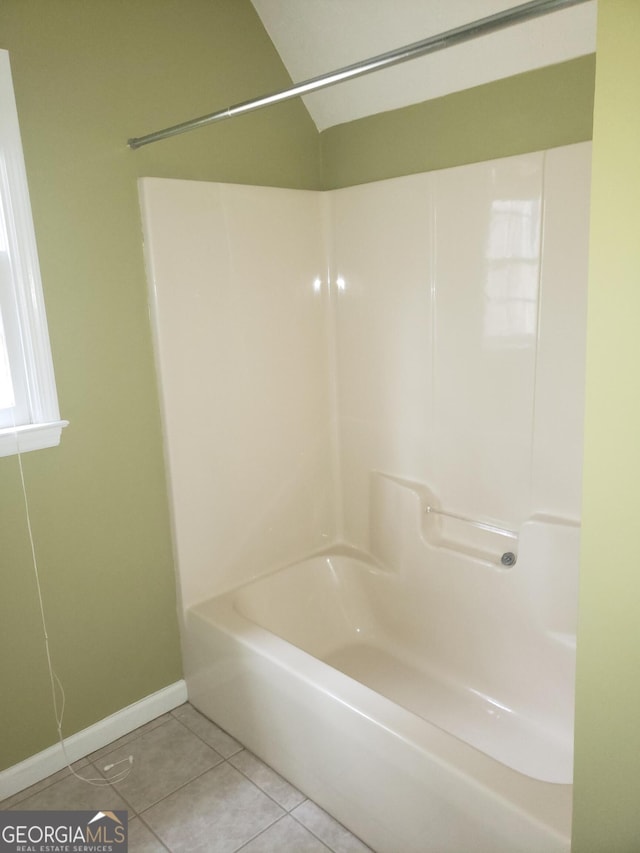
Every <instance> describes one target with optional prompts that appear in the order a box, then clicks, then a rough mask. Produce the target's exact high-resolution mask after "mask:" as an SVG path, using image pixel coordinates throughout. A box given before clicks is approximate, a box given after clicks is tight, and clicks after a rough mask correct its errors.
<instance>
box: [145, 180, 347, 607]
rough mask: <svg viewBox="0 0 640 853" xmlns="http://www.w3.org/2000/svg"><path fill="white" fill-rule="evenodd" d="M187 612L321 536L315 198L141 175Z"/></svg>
mask: <svg viewBox="0 0 640 853" xmlns="http://www.w3.org/2000/svg"><path fill="white" fill-rule="evenodd" d="M140 191H141V200H142V206H143V214H144V220H145V242H146V253H147V262H148V267H149V277H150V281H151V303H152V311H153V314H154V328H155V338H156V356H157V362H158V370H159V374H160V376H161V383H160V384H161V397H162V407H163V423H164V429H165V447H166V454H167V467H168V471H169V480H170V491H171V506H172V513H173V524H174V540H175V544H176V557H177V561H178V574H179V580H180V589H181V594H182V601H183V604H184V605H185V606H188V605H191V604H193V603H195V602H197V601H200V600H202V599H204V598H207V597H209V596H211V595H213V594H216V593H217V592H220V591H223V590H225V589H227V588H228V587H230V586H235V585H236V584H237V583H239V582H241V581H242V580H244V579H247V578H250V577H252V576H253V575H256V574H260V573H262V572H264V571H265V569H268V568H270V567H273V568H275V567H277V566H280V565H282V564H283V563H287V562H289V561H291V560H293V559H296V558H297V557H298V556H299V555H300V554H301V553H308V552H310V551H314V550H317V549H318V548H321V547H323V546H324V545H325V544H326V543H327V542H329V541H332V540H333V538H334V537H335V521H334V505H335V482H334V475H333V469H332V454H331V440H330V437H331V433H330V408H331V407H330V401H329V370H328V342H327V337H326V336H327V323H326V309H327V304H326V300H327V294H326V289H325V288H319V287H318V282H319V281H320V278H321V277H324V276H325V265H326V262H325V256H324V244H323V239H322V233H321V227H320V223H321V208H320V205H321V198H320V197H319V194H318V193H313V192H302V191H294V190H283V189H272V188H265V187H247V186H238V185H226V184H212V183H201V182H192V181H178V180H166V179H154V178H145V179H143V180H142V181H141V189H140Z"/></svg>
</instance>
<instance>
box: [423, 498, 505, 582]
mask: <svg viewBox="0 0 640 853" xmlns="http://www.w3.org/2000/svg"><path fill="white" fill-rule="evenodd" d="M425 514H426V531H425V533H426V536H427V539H429V541H431V542H432V543H433V544H434V545H438V546H439V547H442V548H449V549H451V550H454V551H459V552H461V553H464V554H468V555H469V556H472V557H475V558H477V559H480V560H482V561H483V562H489V563H492V564H494V565H498V566H501V567H503V568H511V567H512V566H514V565H515V563H516V561H517V543H518V534H517V533H516V532H515V531H513V530H509V529H507V528H504V527H500V526H498V525H497V524H492V523H491V522H488V521H480V520H478V519H474V518H469V517H468V516H466V515H460V514H458V513H455V512H448V511H446V510H443V509H440V508H438V507H435V506H431V505H428V506H427V507H426V508H425Z"/></svg>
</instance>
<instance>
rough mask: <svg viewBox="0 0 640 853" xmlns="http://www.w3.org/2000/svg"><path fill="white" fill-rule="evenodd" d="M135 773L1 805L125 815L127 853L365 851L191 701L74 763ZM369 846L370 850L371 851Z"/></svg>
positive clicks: (83, 769)
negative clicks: (129, 765)
mask: <svg viewBox="0 0 640 853" xmlns="http://www.w3.org/2000/svg"><path fill="white" fill-rule="evenodd" d="M129 755H133V758H134V762H133V769H132V772H131V773H130V774H129V775H128V776H127V778H126V779H124V780H123V781H121V782H118V783H115V784H114V785H112V786H110V787H109V788H107V789H106V790H105V788H104V787H95V786H92V785H89V784H87V783H86V782H82V781H80V780H79V779H77V778H76V777H75V776H73V775H72V774H71V773H70V772H69V770H66V769H65V770H61V771H60V772H59V773H56V774H54V775H53V776H50V777H49V778H48V779H44V780H43V781H42V782H38V783H37V784H36V785H33V786H32V787H31V788H27V789H26V790H24V791H21V792H20V793H18V794H15V795H14V796H12V797H10V798H9V799H7V800H4V802H2V803H0V809H1V810H6V809H20V810H23V809H79V810H84V809H87V810H89V809H96V810H102V811H104V810H105V809H110V810H113V811H115V810H118V809H126V810H128V812H129V850H130V853H165V852H166V851H167V850H169V851H173V853H183V851H184V852H185V853H186V851H189V853H236V851H242V853H327V851H333V853H366V851H370V848H369V847H366V846H365V845H364V844H363V843H362V842H361V841H359V840H358V839H357V838H356V837H355V836H354V835H352V834H351V833H350V832H348V831H347V830H346V829H345V828H344V827H343V826H341V825H340V824H339V823H337V822H336V821H335V820H334V819H333V818H332V817H330V816H329V815H328V814H327V813H326V812H324V811H323V810H322V809H321V808H319V807H318V806H317V805H316V804H315V803H313V802H311V800H308V799H307V798H306V797H305V796H304V794H302V793H300V791H298V790H296V789H295V788H294V787H292V786H291V785H290V784H289V783H288V782H287V781H285V779H283V778H282V777H281V776H278V774H277V773H275V772H274V771H273V770H271V768H270V767H267V765H266V764H263V763H262V762H261V761H260V760H259V759H258V758H256V757H255V755H252V753H250V752H248V751H247V750H246V749H244V748H243V747H242V745H241V744H240V743H238V742H237V741H235V740H234V739H233V738H232V737H230V736H229V735H228V734H226V732H224V731H222V729H219V728H218V727H217V726H216V725H214V723H212V722H210V721H209V720H207V719H206V718H205V717H203V716H202V715H201V714H199V713H198V711H196V710H195V708H193V707H192V706H191V705H189V704H186V705H181V706H180V707H179V708H176V709H175V710H174V711H172V712H171V713H170V714H164V715H163V716H162V717H158V719H156V720H153V721H152V722H150V723H148V724H147V725H146V726H142V727H141V728H139V729H137V730H136V731H135V732H132V733H131V734H129V735H126V736H125V737H122V738H120V739H119V740H117V741H114V743H111V744H109V745H108V746H106V747H104V748H103V749H100V750H98V751H97V752H94V753H92V754H91V755H89V756H88V757H87V758H84V759H82V761H78V762H77V763H76V764H74V765H73V767H74V770H76V772H77V773H79V774H81V775H83V776H88V777H89V778H95V777H96V776H98V777H100V776H107V775H109V774H112V775H113V774H114V773H116V772H117V771H118V770H120V769H122V768H123V767H126V765H123V764H120V765H118V766H117V767H114V768H113V770H111V771H109V773H105V772H104V769H103V768H104V767H105V765H106V764H113V763H115V762H116V761H120V760H121V759H127V758H128V756H129ZM370 853H371V851H370Z"/></svg>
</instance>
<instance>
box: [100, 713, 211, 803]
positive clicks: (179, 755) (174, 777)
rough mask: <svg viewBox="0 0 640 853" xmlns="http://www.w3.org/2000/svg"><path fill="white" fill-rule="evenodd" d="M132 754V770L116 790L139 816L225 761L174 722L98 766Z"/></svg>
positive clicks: (114, 754)
mask: <svg viewBox="0 0 640 853" xmlns="http://www.w3.org/2000/svg"><path fill="white" fill-rule="evenodd" d="M128 755H132V756H133V765H132V771H131V773H130V774H129V776H127V778H126V779H124V780H123V781H122V782H118V783H116V784H115V786H114V787H115V788H116V790H117V791H118V792H119V793H120V794H121V795H122V797H123V798H124V799H125V800H126V801H127V802H128V803H129V804H130V805H131V807H132V809H133V810H134V811H135V812H138V813H139V812H141V811H143V810H144V809H146V808H148V807H149V806H151V805H153V803H157V802H158V800H161V799H162V798H163V797H166V796H167V795H168V794H171V793H173V791H175V790H176V789H177V788H180V787H181V786H182V785H185V784H186V783H187V782H190V781H191V780H192V779H195V778H196V777H197V776H199V775H200V774H201V773H204V772H205V771H206V770H209V769H210V768H211V767H214V766H215V765H216V764H219V763H220V762H221V761H222V757H221V756H220V755H218V753H217V752H216V751H215V750H213V749H211V747H209V746H207V744H205V743H203V742H202V741H201V740H200V738H199V737H196V735H194V734H192V733H191V732H190V731H188V730H187V729H186V728H185V727H184V726H183V725H182V724H181V723H179V722H178V721H177V720H174V719H169V720H168V721H167V722H166V723H164V724H163V725H161V726H157V727H156V728H154V729H152V730H151V731H147V732H146V733H145V734H143V735H141V736H140V737H138V738H135V740H132V741H130V742H129V743H126V744H124V745H123V746H121V747H120V749H117V750H115V752H111V753H109V754H108V755H107V756H104V757H103V758H102V759H101V761H100V764H99V765H98V766H99V767H100V768H101V769H102V768H103V767H104V765H103V764H102V761H105V760H106V761H108V762H109V763H111V762H115V761H119V760H121V759H124V758H127V756H128Z"/></svg>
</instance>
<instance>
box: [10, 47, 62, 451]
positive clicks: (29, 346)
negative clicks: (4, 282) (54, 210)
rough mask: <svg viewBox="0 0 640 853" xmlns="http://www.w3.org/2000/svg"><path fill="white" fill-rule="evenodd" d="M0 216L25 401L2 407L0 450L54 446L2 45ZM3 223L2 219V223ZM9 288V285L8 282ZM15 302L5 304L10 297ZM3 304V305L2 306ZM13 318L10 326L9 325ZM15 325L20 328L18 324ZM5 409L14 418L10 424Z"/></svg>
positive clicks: (16, 372)
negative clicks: (12, 407) (9, 273)
mask: <svg viewBox="0 0 640 853" xmlns="http://www.w3.org/2000/svg"><path fill="white" fill-rule="evenodd" d="M0 205H1V206H2V207H1V209H0V216H2V217H3V219H4V225H5V231H6V240H7V248H8V259H9V266H10V269H11V283H12V290H13V292H12V293H10V294H9V295H7V292H6V290H5V291H4V295H3V294H2V293H0V298H2V299H4V303H5V304H4V308H5V309H6V310H3V311H2V315H3V317H4V325H5V331H6V332H7V338H9V337H11V338H12V340H13V341H14V344H15V341H16V340H18V341H20V346H19V348H17V347H16V346H15V345H14V346H13V348H12V349H10V350H9V368H10V371H11V378H12V381H13V385H14V388H16V397H18V392H19V394H20V396H21V397H22V403H23V404H22V406H21V407H18V406H16V407H15V409H3V410H2V413H3V414H4V415H5V424H4V425H0V456H9V455H11V454H14V453H18V452H19V453H23V452H26V451H29V450H39V449H41V448H43V447H54V446H55V445H57V444H59V443H60V434H61V432H62V428H63V427H65V426H66V425H67V423H68V421H63V420H61V419H60V411H59V408H58V397H57V392H56V384H55V376H54V372H53V361H52V358H51V347H50V344H49V333H48V330H47V318H46V314H45V306H44V296H43V293H42V281H41V278H40V265H39V263H38V253H37V248H36V238H35V231H34V227H33V219H32V216H31V204H30V202H29V188H28V185H27V174H26V170H25V165H24V157H23V154H22V143H21V140H20V129H19V126H18V112H17V109H16V102H15V97H14V94H13V83H12V78H11V67H10V64H9V54H8V52H7V51H6V50H0ZM0 227H1V223H0ZM9 291H11V286H10V287H9ZM9 298H10V299H11V300H12V303H13V304H10V305H9V304H7V300H8V299H9ZM2 307H3V306H2V304H0V309H1V308H2ZM8 324H11V329H8V328H6V327H7V326H8ZM16 326H17V328H16ZM7 413H9V415H8V417H9V419H10V420H11V424H10V425H9V426H6V420H7Z"/></svg>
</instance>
